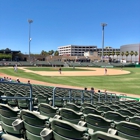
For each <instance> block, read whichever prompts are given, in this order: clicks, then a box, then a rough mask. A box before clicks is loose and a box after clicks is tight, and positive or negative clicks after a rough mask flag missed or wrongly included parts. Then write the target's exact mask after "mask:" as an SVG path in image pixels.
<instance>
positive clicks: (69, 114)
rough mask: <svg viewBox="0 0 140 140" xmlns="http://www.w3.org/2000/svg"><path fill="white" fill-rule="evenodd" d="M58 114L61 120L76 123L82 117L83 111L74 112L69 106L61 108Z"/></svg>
mask: <svg viewBox="0 0 140 140" xmlns="http://www.w3.org/2000/svg"><path fill="white" fill-rule="evenodd" d="M60 116H61V117H62V120H65V121H68V122H71V123H74V124H78V122H79V121H80V120H81V119H82V118H83V113H81V112H76V111H74V110H72V109H69V108H61V109H60Z"/></svg>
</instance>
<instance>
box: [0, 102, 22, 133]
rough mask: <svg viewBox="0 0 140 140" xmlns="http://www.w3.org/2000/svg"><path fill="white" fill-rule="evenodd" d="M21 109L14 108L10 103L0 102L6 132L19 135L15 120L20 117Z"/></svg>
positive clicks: (0, 113) (0, 114) (2, 123)
mask: <svg viewBox="0 0 140 140" xmlns="http://www.w3.org/2000/svg"><path fill="white" fill-rule="evenodd" d="M18 113H19V109H13V108H11V107H10V106H8V105H4V104H0V118H1V126H2V128H3V130H4V131H5V132H6V133H9V134H13V135H18V134H20V131H14V129H13V127H12V123H13V121H15V120H16V119H17V118H18Z"/></svg>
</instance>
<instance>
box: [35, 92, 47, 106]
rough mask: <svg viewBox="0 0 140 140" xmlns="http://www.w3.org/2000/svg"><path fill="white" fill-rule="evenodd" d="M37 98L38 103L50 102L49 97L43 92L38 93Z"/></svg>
mask: <svg viewBox="0 0 140 140" xmlns="http://www.w3.org/2000/svg"><path fill="white" fill-rule="evenodd" d="M36 98H37V100H38V103H39V104H40V103H49V100H48V97H47V96H45V95H43V94H38V95H36Z"/></svg>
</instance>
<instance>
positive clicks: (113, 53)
mask: <svg viewBox="0 0 140 140" xmlns="http://www.w3.org/2000/svg"><path fill="white" fill-rule="evenodd" d="M112 55H113V60H114V55H115V52H114V51H113V52H112Z"/></svg>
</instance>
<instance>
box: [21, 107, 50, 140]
mask: <svg viewBox="0 0 140 140" xmlns="http://www.w3.org/2000/svg"><path fill="white" fill-rule="evenodd" d="M20 116H21V119H22V120H23V123H24V127H25V130H26V133H25V134H26V137H27V139H29V140H41V136H40V133H41V131H42V130H43V129H44V128H46V127H48V128H49V117H47V116H43V115H40V114H36V113H34V112H32V111H28V110H24V109H23V110H22V111H21V113H20Z"/></svg>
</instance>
